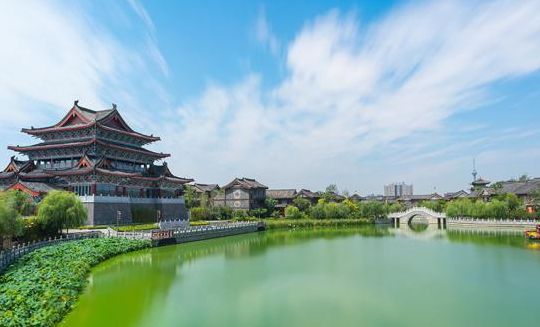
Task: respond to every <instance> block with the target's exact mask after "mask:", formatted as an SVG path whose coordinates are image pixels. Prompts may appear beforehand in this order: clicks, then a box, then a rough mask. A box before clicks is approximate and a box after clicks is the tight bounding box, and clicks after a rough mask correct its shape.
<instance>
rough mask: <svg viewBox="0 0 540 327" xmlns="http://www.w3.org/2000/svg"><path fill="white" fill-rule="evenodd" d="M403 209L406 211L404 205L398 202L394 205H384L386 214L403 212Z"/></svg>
mask: <svg viewBox="0 0 540 327" xmlns="http://www.w3.org/2000/svg"><path fill="white" fill-rule="evenodd" d="M405 209H406V208H405V205H403V204H402V203H399V202H394V203H391V204H387V205H386V212H387V213H392V212H401V211H405Z"/></svg>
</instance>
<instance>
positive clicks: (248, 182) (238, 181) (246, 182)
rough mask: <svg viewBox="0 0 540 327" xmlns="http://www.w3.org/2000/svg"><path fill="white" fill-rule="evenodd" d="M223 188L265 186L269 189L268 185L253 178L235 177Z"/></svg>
mask: <svg viewBox="0 0 540 327" xmlns="http://www.w3.org/2000/svg"><path fill="white" fill-rule="evenodd" d="M223 188H225V189H227V188H243V189H255V188H264V189H267V188H268V186H266V185H263V184H261V183H259V182H257V181H256V180H255V179H253V178H246V177H242V178H235V179H233V180H232V181H231V182H230V183H229V184H227V185H225V186H223Z"/></svg>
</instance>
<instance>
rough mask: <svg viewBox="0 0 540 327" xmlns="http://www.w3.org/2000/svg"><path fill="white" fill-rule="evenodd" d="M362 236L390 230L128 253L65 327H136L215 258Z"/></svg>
mask: <svg viewBox="0 0 540 327" xmlns="http://www.w3.org/2000/svg"><path fill="white" fill-rule="evenodd" d="M354 235H362V236H366V237H382V236H387V235H390V234H389V232H388V229H386V228H384V229H382V228H377V227H375V226H362V227H357V228H346V229H343V228H342V229H340V228H337V229H336V228H320V229H305V230H293V231H291V230H282V231H269V232H260V233H251V234H244V235H237V236H231V237H225V238H219V239H212V240H206V241H202V242H192V243H185V244H179V245H171V246H164V247H159V248H152V249H147V250H143V251H137V252H133V253H128V254H126V255H122V256H119V257H116V258H113V259H111V260H108V261H106V262H104V263H102V264H100V265H98V266H97V267H96V268H95V269H94V270H93V271H92V276H91V278H90V284H91V288H90V290H89V291H88V292H86V293H85V294H84V295H83V296H82V297H81V300H80V301H79V304H78V308H77V309H75V311H74V312H73V313H72V314H70V315H69V316H68V317H67V319H66V320H65V321H64V323H63V325H62V326H78V327H79V326H80V327H83V326H136V325H137V324H138V323H140V322H141V321H144V318H145V314H147V313H148V312H152V311H153V310H152V308H153V307H161V306H165V302H166V300H167V298H168V294H169V291H170V290H171V289H172V285H173V283H174V282H175V281H177V280H178V279H179V278H182V276H181V271H182V269H181V268H182V266H183V265H185V264H188V263H190V262H192V261H194V260H198V259H200V258H203V257H207V256H212V255H224V256H225V257H226V258H227V259H235V258H244V257H249V256H256V255H260V254H263V253H265V252H266V251H268V250H269V249H270V248H272V247H278V246H290V245H295V244H300V243H304V242H307V241H309V240H313V239H320V238H323V239H335V238H340V237H350V236H354Z"/></svg>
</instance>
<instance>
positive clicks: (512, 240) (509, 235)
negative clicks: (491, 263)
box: [446, 229, 531, 248]
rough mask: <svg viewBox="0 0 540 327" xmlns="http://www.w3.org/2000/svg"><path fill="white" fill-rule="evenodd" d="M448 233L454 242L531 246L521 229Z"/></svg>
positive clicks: (472, 230) (471, 230)
mask: <svg viewBox="0 0 540 327" xmlns="http://www.w3.org/2000/svg"><path fill="white" fill-rule="evenodd" d="M446 235H447V237H448V239H449V240H450V241H452V242H460V243H474V244H477V245H491V246H492V245H498V246H512V247H519V248H531V247H530V246H529V245H530V242H529V241H528V240H527V239H526V238H525V237H523V234H522V232H521V231H497V230H492V231H489V230H475V229H470V230H448V231H447V233H446Z"/></svg>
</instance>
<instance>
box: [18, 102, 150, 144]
mask: <svg viewBox="0 0 540 327" xmlns="http://www.w3.org/2000/svg"><path fill="white" fill-rule="evenodd" d="M113 113H114V114H116V115H118V117H119V119H120V120H121V121H122V124H123V126H124V127H125V128H126V129H125V130H124V129H120V128H114V127H110V126H106V125H104V124H102V123H101V122H104V121H105V120H106V118H108V117H109V116H111V115H112V114H113ZM72 115H76V116H77V117H79V118H80V122H79V123H76V124H73V125H66V126H63V124H64V123H65V122H67V121H68V118H69V117H71V116H72ZM92 126H97V127H99V128H101V129H105V130H108V131H114V132H118V133H121V134H126V135H131V136H133V137H138V138H141V139H145V140H147V141H150V142H153V141H159V140H160V138H159V137H157V136H153V135H145V134H142V133H139V132H135V131H134V130H133V129H131V128H130V127H129V126H128V125H127V124H126V123H125V122H124V120H123V118H122V116H120V113H118V111H117V110H116V105H113V108H112V109H106V110H92V109H88V108H84V107H82V106H79V104H78V101H75V103H74V105H73V107H72V108H71V110H70V111H69V112H68V113H67V115H65V116H64V118H62V120H61V121H59V122H58V123H56V124H54V125H52V126H47V127H40V128H34V127H31V128H23V129H22V132H23V133H27V134H30V135H40V134H43V133H48V132H56V131H69V130H78V129H84V128H88V127H92Z"/></svg>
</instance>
